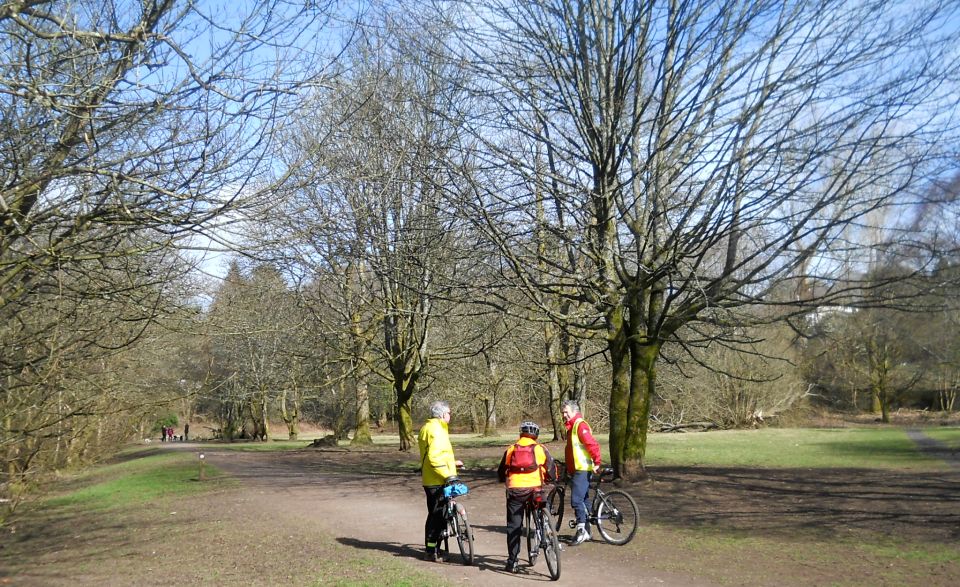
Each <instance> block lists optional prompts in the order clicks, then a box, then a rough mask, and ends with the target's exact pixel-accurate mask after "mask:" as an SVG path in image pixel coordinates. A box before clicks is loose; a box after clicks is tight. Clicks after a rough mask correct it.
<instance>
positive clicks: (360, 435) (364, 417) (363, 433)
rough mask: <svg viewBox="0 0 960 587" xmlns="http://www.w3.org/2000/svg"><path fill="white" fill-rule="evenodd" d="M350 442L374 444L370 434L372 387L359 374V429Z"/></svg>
mask: <svg viewBox="0 0 960 587" xmlns="http://www.w3.org/2000/svg"><path fill="white" fill-rule="evenodd" d="M350 444H355V445H367V444H373V437H372V436H371V435H370V389H369V387H368V386H367V381H366V379H364V378H363V377H362V376H359V375H358V376H357V431H356V433H354V435H353V441H351V443H350Z"/></svg>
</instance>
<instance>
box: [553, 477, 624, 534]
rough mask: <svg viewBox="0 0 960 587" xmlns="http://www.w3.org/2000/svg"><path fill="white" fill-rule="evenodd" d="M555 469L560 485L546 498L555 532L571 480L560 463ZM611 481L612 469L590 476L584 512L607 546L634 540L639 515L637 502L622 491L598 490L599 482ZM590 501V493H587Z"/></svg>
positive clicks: (561, 520) (573, 525) (558, 528)
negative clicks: (554, 523)
mask: <svg viewBox="0 0 960 587" xmlns="http://www.w3.org/2000/svg"><path fill="white" fill-rule="evenodd" d="M556 462H557V468H558V469H559V470H560V476H561V482H559V483H557V485H556V486H555V487H554V488H553V489H552V490H551V491H550V495H549V496H547V504H548V506H549V510H550V515H551V516H553V519H554V520H555V522H556V529H557V531H559V530H560V528H561V526H562V524H563V510H564V507H565V504H566V499H565V497H566V490H567V484H568V482H569V481H570V479H569V474H568V473H567V469H566V467H565V465H564V463H563V461H556ZM612 480H613V469H612V468H611V467H604V468H603V469H601V471H600V475H599V476H597V475H594V474H592V473H591V474H590V491H591V492H592V493H593V501H592V503H591V505H590V507H589V509H588V510H587V522H588V523H590V524H593V525H594V526H596V527H597V530H598V531H599V532H600V536H602V537H603V539H604V540H605V541H607V542H609V543H610V544H618V545H619V544H626V543H628V542H630V541H631V540H633V536H634V535H635V534H636V533H637V526H638V525H639V524H640V513H639V510H638V508H637V502H635V501H634V500H633V498H632V497H630V494H628V493H627V492H625V491H622V490H620V489H610V490H607V491H603V490H602V489H600V484H601V483H608V482H610V481H612ZM587 496H588V499H589V493H588V494H587ZM576 526H577V521H576V520H575V519H574V520H570V527H571V528H576Z"/></svg>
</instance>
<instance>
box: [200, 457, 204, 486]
mask: <svg viewBox="0 0 960 587" xmlns="http://www.w3.org/2000/svg"><path fill="white" fill-rule="evenodd" d="M200 480H201V481H203V480H204V476H203V452H201V453H200Z"/></svg>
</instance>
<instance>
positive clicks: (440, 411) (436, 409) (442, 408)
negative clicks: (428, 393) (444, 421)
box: [430, 400, 450, 418]
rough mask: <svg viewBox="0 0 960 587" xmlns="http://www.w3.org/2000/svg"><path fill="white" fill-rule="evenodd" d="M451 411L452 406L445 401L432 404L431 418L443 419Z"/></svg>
mask: <svg viewBox="0 0 960 587" xmlns="http://www.w3.org/2000/svg"><path fill="white" fill-rule="evenodd" d="M449 411H450V404H448V403H447V402H445V401H440V400H437V401H435V402H433V403H432V404H430V417H432V418H442V417H443V415H444V414H446V413H447V412H449Z"/></svg>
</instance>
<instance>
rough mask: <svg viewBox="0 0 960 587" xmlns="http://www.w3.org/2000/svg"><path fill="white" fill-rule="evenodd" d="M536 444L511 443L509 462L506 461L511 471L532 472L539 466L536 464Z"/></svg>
mask: <svg viewBox="0 0 960 587" xmlns="http://www.w3.org/2000/svg"><path fill="white" fill-rule="evenodd" d="M536 448H537V445H536V444H520V443H517V444H515V445H513V452H512V453H510V462H509V463H508V465H509V468H510V472H511V473H533V472H534V471H536V470H537V468H538V467H539V466H540V465H538V464H537V451H536Z"/></svg>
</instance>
